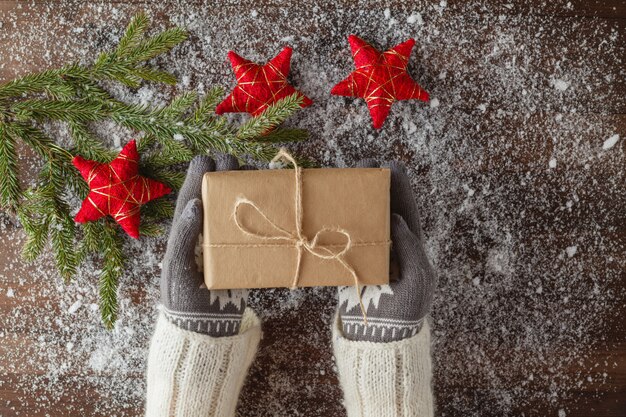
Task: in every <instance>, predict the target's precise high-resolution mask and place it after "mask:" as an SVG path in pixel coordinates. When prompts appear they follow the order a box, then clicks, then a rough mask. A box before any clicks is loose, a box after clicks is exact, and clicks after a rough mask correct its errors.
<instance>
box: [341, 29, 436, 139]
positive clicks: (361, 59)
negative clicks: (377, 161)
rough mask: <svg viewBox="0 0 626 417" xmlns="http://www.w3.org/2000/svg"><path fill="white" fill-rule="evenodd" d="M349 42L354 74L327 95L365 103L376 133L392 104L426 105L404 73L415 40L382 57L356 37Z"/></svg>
mask: <svg viewBox="0 0 626 417" xmlns="http://www.w3.org/2000/svg"><path fill="white" fill-rule="evenodd" d="M348 42H350V47H351V48H352V57H353V58H354V65H355V66H356V70H355V71H353V72H352V73H350V75H348V77H347V78H346V79H345V80H343V81H341V82H340V83H339V84H337V85H336V86H334V87H333V89H332V90H331V91H330V93H331V94H333V95H336V96H347V97H360V98H362V99H364V100H365V102H366V103H367V107H368V108H369V111H370V115H371V116H372V121H373V124H374V127H375V128H376V129H380V128H381V127H382V125H383V123H384V121H385V119H386V118H387V115H388V114H389V110H390V109H391V105H392V104H393V103H394V102H395V101H398V100H410V99H418V100H422V101H428V98H429V97H428V93H427V92H426V91H424V90H423V89H422V87H420V86H419V85H418V84H417V83H416V82H415V81H414V80H413V78H411V76H410V75H409V74H408V72H407V69H406V68H407V65H408V63H409V56H410V55H411V50H412V49H413V46H414V45H415V40H414V39H409V40H407V41H405V42H402V43H401V44H398V45H396V46H394V47H393V48H391V49H389V50H387V51H385V52H383V53H380V51H378V50H377V49H376V48H374V47H373V46H372V45H370V44H369V43H367V42H365V41H364V40H363V39H361V38H359V37H358V36H355V35H350V36H349V37H348Z"/></svg>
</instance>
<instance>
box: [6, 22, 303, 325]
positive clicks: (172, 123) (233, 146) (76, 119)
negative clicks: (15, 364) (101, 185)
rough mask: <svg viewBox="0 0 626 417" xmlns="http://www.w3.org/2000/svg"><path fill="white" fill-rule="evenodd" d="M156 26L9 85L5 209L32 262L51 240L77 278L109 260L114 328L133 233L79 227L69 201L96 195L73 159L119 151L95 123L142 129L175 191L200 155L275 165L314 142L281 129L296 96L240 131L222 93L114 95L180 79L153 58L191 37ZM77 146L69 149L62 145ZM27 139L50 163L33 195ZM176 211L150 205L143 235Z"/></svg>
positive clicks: (143, 143)
mask: <svg viewBox="0 0 626 417" xmlns="http://www.w3.org/2000/svg"><path fill="white" fill-rule="evenodd" d="M149 23H150V22H149V19H148V17H147V16H146V15H145V14H139V15H137V16H135V17H134V18H133V19H132V20H131V22H130V24H129V25H128V27H127V28H126V31H125V33H124V34H123V36H122V37H121V38H120V41H119V43H118V45H117V47H116V48H115V49H114V50H112V51H107V52H102V53H101V54H100V55H99V56H98V57H97V59H96V61H95V62H94V63H93V64H92V65H82V64H77V63H74V64H69V65H66V66H63V67H61V68H58V69H51V70H47V71H43V72H39V73H36V74H28V75H25V76H23V77H20V78H17V79H15V80H12V81H10V82H8V83H6V84H3V85H0V206H1V207H2V208H4V209H7V210H10V211H12V212H15V213H16V214H17V216H18V218H19V220H20V223H21V224H22V226H23V228H24V231H25V232H26V236H27V238H26V242H25V244H24V247H23V252H22V253H23V256H24V258H25V259H27V260H29V261H32V260H35V259H37V258H38V257H39V256H40V255H41V254H42V253H43V251H44V250H45V248H46V244H47V243H48V242H49V244H50V247H51V249H52V253H53V254H54V259H55V262H56V266H57V269H58V270H59V272H60V274H61V275H62V276H63V277H64V278H65V279H67V280H69V279H70V278H71V277H72V276H73V275H75V273H76V270H77V268H78V266H79V265H80V264H81V262H83V261H84V260H85V259H86V258H88V257H91V256H95V257H98V258H100V262H102V268H101V273H100V277H99V288H100V291H99V293H100V294H99V296H100V312H101V316H102V320H103V322H104V324H105V325H106V326H107V327H109V328H110V327H112V326H113V324H114V323H115V320H116V318H117V306H118V302H117V292H118V282H119V278H120V277H121V275H122V274H123V272H124V265H125V255H124V249H123V248H124V241H125V235H124V234H123V233H122V232H121V231H120V230H121V229H120V228H119V227H118V226H117V225H116V223H115V222H113V221H112V220H111V219H110V218H103V219H100V220H99V221H96V222H91V223H84V224H76V223H75V222H74V220H73V218H72V215H71V213H72V212H73V211H74V210H73V209H72V206H73V205H74V203H72V204H70V201H72V202H75V201H77V199H83V198H85V197H86V195H87V193H88V192H89V189H88V187H87V184H86V183H85V181H84V180H83V179H82V177H81V176H80V174H79V172H78V171H77V170H76V169H75V168H74V167H73V165H72V158H73V157H74V156H76V155H80V156H82V157H84V158H86V159H92V160H96V161H99V162H103V163H106V162H109V161H111V160H112V159H113V158H114V157H115V155H116V154H117V152H116V151H115V150H113V149H110V148H109V147H108V146H107V145H106V143H107V141H104V140H103V139H102V138H99V137H98V136H97V135H96V134H95V133H94V129H93V124H94V123H98V122H103V121H113V122H115V123H117V124H119V125H121V126H123V127H125V128H128V129H130V130H132V131H134V132H135V135H136V137H139V140H138V150H139V152H140V153H141V154H142V161H141V166H140V169H141V172H142V174H143V175H146V176H149V177H152V178H154V179H157V180H159V181H162V182H164V183H166V184H168V185H169V186H170V187H172V188H173V189H178V188H180V186H181V185H182V182H183V180H184V175H185V174H184V171H183V168H184V164H185V163H186V162H188V161H189V160H191V159H192V158H193V157H194V156H195V155H199V154H207V153H212V152H215V151H220V152H226V153H230V154H233V155H235V156H237V157H252V158H256V159H259V160H262V161H267V160H269V159H271V158H272V157H273V156H274V155H275V153H276V144H277V143H282V142H291V141H298V140H303V139H305V138H306V132H305V131H303V130H300V129H293V128H290V129H281V128H279V127H277V126H278V125H279V124H280V123H282V121H283V120H285V118H287V117H288V116H289V115H291V114H292V113H294V112H295V111H296V110H297V109H298V108H299V107H300V105H301V104H302V103H301V99H300V98H298V97H297V96H292V97H287V98H285V99H283V100H281V101H279V102H278V103H276V104H274V105H273V106H271V107H269V108H268V109H267V110H266V111H265V112H264V113H263V114H261V115H260V116H258V117H254V118H251V119H249V120H248V121H246V122H244V123H243V124H241V125H240V126H236V125H233V124H231V123H229V122H228V120H227V119H226V118H225V117H222V116H217V115H216V114H215V111H214V110H215V107H216V105H217V103H218V102H219V101H220V100H221V98H222V97H223V95H224V91H223V90H222V89H221V88H219V87H215V88H212V89H210V90H209V91H208V92H207V93H206V94H203V95H202V96H201V97H200V96H199V95H198V94H196V93H194V92H186V93H182V94H181V95H179V96H177V97H175V98H174V99H173V100H172V101H171V102H170V103H169V104H168V105H165V106H144V105H138V104H129V103H126V102H123V101H121V100H119V99H116V98H114V97H113V96H112V95H111V94H110V93H109V92H108V91H107V90H106V88H105V87H104V86H103V82H104V81H106V82H117V83H121V84H123V85H125V86H127V87H130V88H136V87H139V86H140V85H141V84H142V83H143V82H146V81H147V82H157V83H165V84H175V83H176V78H175V77H174V75H173V74H170V73H168V72H166V71H163V70H161V69H159V68H156V67H155V66H154V65H153V64H152V63H150V62H149V61H150V60H151V59H153V58H155V57H157V56H159V55H161V54H164V53H166V52H168V51H170V50H171V49H172V48H174V47H175V46H176V45H178V44H179V43H180V42H182V41H184V40H185V39H186V37H187V33H186V32H185V30H183V29H181V28H172V29H168V30H165V31H162V32H160V33H157V34H156V35H153V36H147V35H146V31H147V29H148V26H149ZM47 122H58V123H63V124H65V125H66V126H67V132H68V133H69V137H67V138H66V137H63V138H54V137H50V136H49V135H48V134H47V133H46V132H45V131H44V129H43V124H44V123H47ZM60 139H63V141H61V140H60ZM68 141H69V146H61V145H60V143H64V144H67V143H68ZM19 142H21V143H23V144H25V145H27V146H28V147H30V148H31V149H32V150H33V151H34V153H35V154H36V155H37V156H38V157H39V158H40V159H41V161H42V165H41V170H40V172H39V177H38V180H37V181H36V183H35V184H34V185H33V186H31V187H30V188H28V189H27V190H23V189H22V188H21V187H20V181H19V164H18V146H17V145H18V143H19ZM173 212H174V205H173V199H172V197H171V196H170V197H164V198H161V199H158V200H154V201H151V202H150V203H148V204H146V205H144V206H143V207H142V208H141V216H142V224H141V228H140V233H141V234H143V235H145V236H154V235H158V234H159V233H161V232H162V231H163V226H162V223H163V221H164V220H165V219H168V218H171V217H172V214H173Z"/></svg>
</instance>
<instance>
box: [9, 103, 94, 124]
mask: <svg viewBox="0 0 626 417" xmlns="http://www.w3.org/2000/svg"><path fill="white" fill-rule="evenodd" d="M11 110H12V111H13V112H15V114H16V117H17V119H18V120H30V119H34V120H37V121H41V120H60V121H63V122H73V123H82V122H89V121H96V120H102V119H103V118H104V117H106V112H105V110H104V109H103V108H102V105H101V104H100V103H98V102H93V101H75V100H62V101H60V100H39V99H32V100H24V101H22V102H19V103H17V104H15V105H14V106H13V107H12V108H11Z"/></svg>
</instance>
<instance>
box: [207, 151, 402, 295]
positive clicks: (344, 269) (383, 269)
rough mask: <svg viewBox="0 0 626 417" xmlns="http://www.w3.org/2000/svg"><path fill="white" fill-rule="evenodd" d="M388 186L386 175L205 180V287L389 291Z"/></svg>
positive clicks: (241, 175) (306, 172)
mask: <svg viewBox="0 0 626 417" xmlns="http://www.w3.org/2000/svg"><path fill="white" fill-rule="evenodd" d="M277 157H283V158H287V159H288V160H289V161H291V162H293V163H294V165H295V161H293V160H292V159H291V157H290V156H289V155H288V154H286V153H285V152H284V151H281V153H279V155H278V156H277ZM389 186H390V173H389V170H388V169H382V168H354V169H337V168H335V169H300V168H296V169H280V170H263V171H220V172H209V173H206V174H205V175H204V179H203V184H202V199H203V204H204V233H203V235H204V242H203V250H204V255H203V256H204V280H205V283H206V286H207V287H208V288H209V289H234V288H268V287H310V286H325V285H333V286H339V285H355V284H357V283H358V284H361V285H369V284H387V283H388V282H389V244H390V240H389Z"/></svg>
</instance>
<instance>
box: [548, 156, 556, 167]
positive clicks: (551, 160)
mask: <svg viewBox="0 0 626 417" xmlns="http://www.w3.org/2000/svg"><path fill="white" fill-rule="evenodd" d="M548 167H550V169H554V168H556V159H555V158H552V159H550V161H549V162H548Z"/></svg>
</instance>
